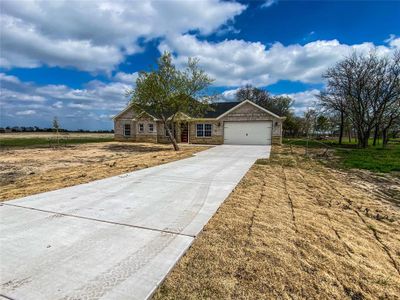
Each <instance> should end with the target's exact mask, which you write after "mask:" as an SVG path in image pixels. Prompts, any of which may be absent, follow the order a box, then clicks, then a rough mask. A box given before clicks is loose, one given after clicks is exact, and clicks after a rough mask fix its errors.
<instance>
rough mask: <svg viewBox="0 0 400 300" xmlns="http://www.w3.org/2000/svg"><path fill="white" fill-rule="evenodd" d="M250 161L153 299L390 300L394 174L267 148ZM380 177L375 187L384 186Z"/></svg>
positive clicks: (399, 237) (398, 229)
mask: <svg viewBox="0 0 400 300" xmlns="http://www.w3.org/2000/svg"><path fill="white" fill-rule="evenodd" d="M265 163H266V164H265V165H260V164H256V165H254V166H253V168H252V169H251V170H250V171H249V172H248V174H247V175H246V177H245V178H244V179H243V180H242V182H241V183H240V185H239V186H238V187H237V188H236V189H235V191H234V192H233V193H232V194H231V196H230V197H229V198H228V199H227V200H226V201H225V203H224V204H223V205H222V206H221V208H220V209H219V211H218V212H217V214H216V215H215V216H214V217H213V218H212V220H211V221H210V222H209V223H208V225H207V226H206V228H205V230H204V232H203V233H202V234H201V235H200V236H199V237H198V239H197V240H196V241H195V243H194V244H193V246H192V248H191V249H190V250H189V251H188V252H187V254H186V255H185V256H184V257H183V258H182V259H181V261H180V262H179V264H178V265H177V266H176V267H175V269H174V270H173V271H172V273H171V275H170V276H169V277H168V278H167V279H166V281H165V282H164V283H163V285H162V286H161V287H160V288H159V290H158V291H157V293H156V294H155V299H161V298H162V299H165V298H166V299H188V298H189V299H198V298H211V299H398V295H400V272H399V266H400V207H399V205H398V203H399V202H398V199H396V198H394V197H392V196H390V195H388V194H386V193H385V192H382V191H385V190H386V189H387V187H386V186H384V185H385V184H386V185H388V186H390V187H391V188H393V186H397V185H398V184H399V182H398V179H395V178H393V179H390V177H386V178H385V179H384V180H383V179H382V178H380V179H379V178H377V179H376V181H374V180H373V178H374V176H372V175H371V176H370V177H369V178H368V179H363V176H365V175H366V173H363V174H361V175H360V174H357V173H349V172H342V171H338V170H335V169H331V168H328V167H325V166H323V165H321V164H319V163H317V162H316V161H314V160H311V159H305V158H304V157H303V156H299V155H297V154H296V153H294V154H291V153H290V151H289V150H288V149H287V148H280V149H275V154H274V155H273V156H272V158H271V160H270V161H267V162H265ZM383 182H384V184H383Z"/></svg>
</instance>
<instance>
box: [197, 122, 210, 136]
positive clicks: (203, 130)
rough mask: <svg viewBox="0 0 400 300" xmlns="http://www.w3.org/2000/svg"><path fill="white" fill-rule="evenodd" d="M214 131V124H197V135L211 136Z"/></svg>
mask: <svg viewBox="0 0 400 300" xmlns="http://www.w3.org/2000/svg"><path fill="white" fill-rule="evenodd" d="M211 133H212V124H197V125H196V135H197V136H198V137H210V136H211Z"/></svg>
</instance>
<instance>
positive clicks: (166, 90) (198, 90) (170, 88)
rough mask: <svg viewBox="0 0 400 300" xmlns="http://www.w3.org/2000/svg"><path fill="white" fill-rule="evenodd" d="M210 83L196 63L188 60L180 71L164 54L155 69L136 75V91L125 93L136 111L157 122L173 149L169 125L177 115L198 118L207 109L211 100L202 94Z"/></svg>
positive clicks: (173, 140) (172, 137)
mask: <svg viewBox="0 0 400 300" xmlns="http://www.w3.org/2000/svg"><path fill="white" fill-rule="evenodd" d="M212 82H213V79H211V78H210V77H209V76H208V75H207V74H206V73H205V72H204V71H203V70H202V69H200V68H199V66H198V60H197V59H193V58H189V59H188V62H187V65H186V67H185V69H184V70H178V69H177V68H176V67H175V65H174V64H173V63H172V56H171V54H170V53H168V52H165V53H164V54H163V55H162V56H161V57H160V58H159V59H158V61H157V68H156V69H153V70H151V71H150V72H140V73H139V76H138V78H137V80H136V87H135V88H134V89H132V90H130V91H128V95H130V96H131V103H132V104H133V106H134V108H135V110H136V111H138V112H141V111H151V113H152V115H154V116H155V117H156V118H158V119H159V120H161V122H162V123H163V125H164V127H165V130H166V133H167V136H168V137H169V139H170V141H171V143H172V145H173V146H174V149H175V150H176V151H177V150H179V147H178V144H177V142H176V140H175V137H174V135H173V134H172V131H171V126H170V125H171V124H174V122H175V121H176V118H177V115H178V113H185V114H188V115H201V114H202V113H204V112H205V111H206V110H208V109H209V102H210V100H211V99H212V97H211V96H207V95H206V94H205V90H206V88H207V87H208V86H209V85H210V84H211V83H212Z"/></svg>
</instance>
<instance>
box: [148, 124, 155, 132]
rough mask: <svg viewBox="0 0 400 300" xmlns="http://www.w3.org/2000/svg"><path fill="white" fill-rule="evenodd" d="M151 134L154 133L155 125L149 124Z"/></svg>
mask: <svg viewBox="0 0 400 300" xmlns="http://www.w3.org/2000/svg"><path fill="white" fill-rule="evenodd" d="M149 132H154V124H153V123H149Z"/></svg>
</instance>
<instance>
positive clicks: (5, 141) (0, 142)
mask: <svg viewBox="0 0 400 300" xmlns="http://www.w3.org/2000/svg"><path fill="white" fill-rule="evenodd" d="M111 141H113V137H112V135H101V134H99V135H96V134H88V135H84V134H79V135H73V134H72V135H71V136H61V137H60V142H59V143H60V145H62V146H66V145H74V144H85V143H102V142H111ZM53 145H57V138H56V137H55V136H53V135H48V134H43V135H15V136H9V135H8V136H4V137H3V136H0V148H16V147H21V148H23V147H29V148H34V147H49V146H53Z"/></svg>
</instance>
